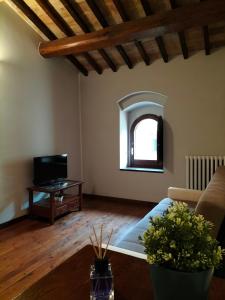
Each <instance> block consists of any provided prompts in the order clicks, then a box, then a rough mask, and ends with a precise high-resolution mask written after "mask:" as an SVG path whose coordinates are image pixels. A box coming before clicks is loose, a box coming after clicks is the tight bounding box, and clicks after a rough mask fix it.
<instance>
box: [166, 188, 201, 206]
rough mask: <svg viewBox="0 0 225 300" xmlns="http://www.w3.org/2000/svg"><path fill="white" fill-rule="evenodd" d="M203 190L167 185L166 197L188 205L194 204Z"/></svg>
mask: <svg viewBox="0 0 225 300" xmlns="http://www.w3.org/2000/svg"><path fill="white" fill-rule="evenodd" d="M202 193H203V191H199V190H192V189H185V188H177V187H169V188H168V197H169V198H171V199H172V200H176V201H183V202H187V203H188V204H190V205H196V204H197V202H198V200H199V198H200V196H201V195H202Z"/></svg>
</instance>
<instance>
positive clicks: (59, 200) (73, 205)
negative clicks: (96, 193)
mask: <svg viewBox="0 0 225 300" xmlns="http://www.w3.org/2000/svg"><path fill="white" fill-rule="evenodd" d="M82 184H83V182H82V181H76V180H69V179H68V180H65V181H63V182H62V183H58V184H52V185H48V186H32V187H29V188H28V191H29V214H30V215H31V216H39V217H45V218H48V219H49V221H50V223H51V224H53V223H54V220H55V218H56V217H58V216H61V215H63V214H65V213H68V212H72V211H79V210H81V209H82ZM72 188H77V189H78V191H76V192H72V193H71V192H70V193H65V190H67V189H72ZM38 192H43V193H45V194H46V195H47V197H44V198H42V199H41V200H39V201H34V193H38Z"/></svg>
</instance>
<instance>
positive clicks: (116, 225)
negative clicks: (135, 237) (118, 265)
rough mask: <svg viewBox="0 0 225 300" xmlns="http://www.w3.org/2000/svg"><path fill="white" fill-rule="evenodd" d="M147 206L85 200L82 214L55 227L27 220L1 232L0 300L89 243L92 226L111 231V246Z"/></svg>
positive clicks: (30, 282)
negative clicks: (102, 227)
mask: <svg viewBox="0 0 225 300" xmlns="http://www.w3.org/2000/svg"><path fill="white" fill-rule="evenodd" d="M149 209H150V208H149V205H146V206H144V205H138V204H137V203H134V204H131V203H130V202H129V203H120V202H118V203H117V202H111V201H109V202H105V201H103V200H98V199H95V200H94V199H92V200H90V199H89V200H85V201H84V207H83V210H82V211H81V212H74V213H70V214H68V215H66V216H64V217H62V218H60V219H58V220H57V221H56V222H55V224H54V225H51V226H50V225H48V224H47V223H46V222H43V221H40V220H30V219H26V220H23V221H21V222H19V223H16V224H13V225H10V226H9V227H7V228H4V229H1V230H0V299H1V300H5V299H13V298H15V297H16V296H17V295H18V294H20V293H21V292H22V291H24V290H25V289H27V287H29V286H30V285H31V284H33V283H34V282H35V281H37V280H38V279H40V278H41V277H43V276H44V275H45V274H46V273H48V272H49V271H50V270H52V269H54V268H55V267H56V266H57V265H59V264H60V263H62V262H63V261H64V260H66V259H67V258H68V257H70V256H71V255H73V254H74V253H76V252H77V251H78V250H79V249H81V248H82V247H83V246H84V245H86V244H88V243H89V240H88V236H89V233H90V228H91V226H92V225H94V226H99V225H100V224H102V223H103V224H104V228H105V231H106V232H107V231H108V232H109V231H110V230H111V229H112V228H113V229H114V235H113V238H112V242H111V244H115V243H116V242H117V241H118V240H119V239H120V238H121V237H122V236H123V234H125V232H126V231H127V230H128V229H130V228H131V227H132V226H134V225H135V224H136V223H137V222H138V221H139V220H140V218H142V217H143V216H144V215H145V214H146V213H147V212H148V211H149Z"/></svg>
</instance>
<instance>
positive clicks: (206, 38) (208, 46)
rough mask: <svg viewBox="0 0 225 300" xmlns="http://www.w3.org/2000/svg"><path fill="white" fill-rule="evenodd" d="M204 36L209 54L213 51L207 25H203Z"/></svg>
mask: <svg viewBox="0 0 225 300" xmlns="http://www.w3.org/2000/svg"><path fill="white" fill-rule="evenodd" d="M200 1H205V0H200ZM202 31H203V37H204V45H205V54H206V55H209V54H210V52H211V45H210V38H209V27H208V26H207V25H205V26H203V27H202Z"/></svg>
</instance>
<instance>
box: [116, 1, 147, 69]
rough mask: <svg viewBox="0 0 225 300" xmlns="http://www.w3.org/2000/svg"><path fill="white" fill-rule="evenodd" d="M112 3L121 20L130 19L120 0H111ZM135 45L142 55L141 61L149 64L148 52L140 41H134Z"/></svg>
mask: <svg viewBox="0 0 225 300" xmlns="http://www.w3.org/2000/svg"><path fill="white" fill-rule="evenodd" d="M113 3H114V5H115V6H116V8H117V10H118V12H119V14H120V16H121V18H122V20H123V21H124V22H127V21H130V18H129V16H128V14H127V13H126V11H125V9H124V7H123V4H122V3H121V1H120V0H113ZM135 46H136V48H137V50H138V52H139V54H140V56H141V57H142V59H143V61H144V62H145V64H146V65H149V64H150V57H149V55H148V53H147V52H146V50H145V48H144V46H143V44H142V42H140V41H135Z"/></svg>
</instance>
